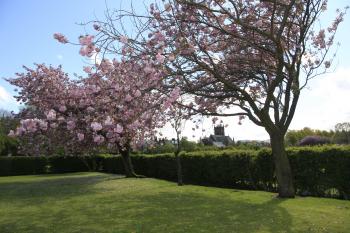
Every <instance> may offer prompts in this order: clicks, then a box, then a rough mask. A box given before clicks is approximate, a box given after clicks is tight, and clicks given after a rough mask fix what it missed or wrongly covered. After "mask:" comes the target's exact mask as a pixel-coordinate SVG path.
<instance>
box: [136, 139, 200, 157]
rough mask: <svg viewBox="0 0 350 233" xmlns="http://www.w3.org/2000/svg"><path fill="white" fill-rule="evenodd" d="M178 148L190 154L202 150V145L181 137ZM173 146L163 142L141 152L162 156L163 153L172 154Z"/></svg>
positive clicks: (170, 142) (169, 142) (168, 142)
mask: <svg viewBox="0 0 350 233" xmlns="http://www.w3.org/2000/svg"><path fill="white" fill-rule="evenodd" d="M180 148H181V150H182V151H186V152H191V151H197V150H203V148H204V147H203V145H200V144H198V143H196V142H193V141H189V140H188V139H187V138H186V137H182V138H181V140H180ZM174 151H175V145H174V144H173V142H172V141H168V140H166V141H164V143H159V144H156V145H153V146H149V147H147V148H146V149H144V150H143V151H142V152H143V153H146V154H163V153H174Z"/></svg>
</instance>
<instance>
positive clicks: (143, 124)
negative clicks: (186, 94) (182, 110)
mask: <svg viewBox="0 0 350 233" xmlns="http://www.w3.org/2000/svg"><path fill="white" fill-rule="evenodd" d="M58 38H61V39H59V40H62V37H58ZM63 41H64V42H66V41H67V40H66V39H65V40H63ZM80 43H81V45H82V49H81V50H80V53H82V54H83V55H84V56H85V55H89V53H91V51H90V50H91V49H92V48H93V44H92V40H91V37H89V36H87V37H82V38H80ZM93 49H95V48H93ZM157 65H158V63H157V62H152V61H150V60H147V59H145V60H126V59H121V61H118V60H116V59H114V60H113V61H111V60H108V59H103V60H102V61H101V62H100V63H99V64H95V65H94V66H91V67H85V68H84V70H85V71H86V72H87V77H85V78H82V77H80V78H79V79H71V78H69V77H68V75H67V74H66V73H64V72H63V71H62V68H61V67H58V68H55V67H51V66H49V67H48V66H46V65H44V64H40V65H36V68H35V69H30V68H25V69H26V72H25V73H18V74H16V76H17V77H16V78H14V79H8V81H9V82H10V83H11V84H13V85H15V86H17V87H18V88H19V90H20V91H19V92H18V96H16V98H17V100H18V101H21V102H24V103H26V104H28V105H30V106H34V107H36V108H37V109H40V111H41V112H43V113H44V117H41V118H31V119H23V120H22V121H21V124H20V126H19V127H18V128H17V129H16V131H12V132H10V134H11V135H16V136H25V135H28V134H30V135H36V134H39V135H43V134H45V133H47V132H52V131H53V132H54V131H55V129H57V128H59V127H62V128H64V129H65V130H66V132H67V133H68V135H69V139H70V144H72V145H74V146H81V147H85V146H87V145H91V144H93V145H98V146H101V145H106V146H108V147H109V148H110V149H115V150H116V151H118V152H119V153H120V154H121V156H122V158H123V163H124V168H125V173H126V176H128V177H135V176H137V175H136V174H135V171H134V169H133V166H132V162H131V158H130V150H131V148H132V147H137V146H138V145H139V144H142V143H143V141H144V140H145V139H146V138H150V137H153V136H154V135H155V133H156V129H157V128H159V127H161V126H162V125H163V123H164V117H162V116H163V111H165V110H166V109H167V108H168V107H169V106H170V105H171V104H172V102H174V101H175V100H176V99H177V97H178V93H176V92H171V93H169V95H164V94H163V93H162V92H160V91H158V89H159V88H160V87H161V80H162V76H163V72H162V69H156V66H157Z"/></svg>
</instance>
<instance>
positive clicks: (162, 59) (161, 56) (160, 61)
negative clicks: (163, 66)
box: [156, 53, 165, 63]
mask: <svg viewBox="0 0 350 233" xmlns="http://www.w3.org/2000/svg"><path fill="white" fill-rule="evenodd" d="M156 59H157V61H158V62H159V63H164V60H165V57H164V56H163V55H162V54H160V53H158V54H157V55H156Z"/></svg>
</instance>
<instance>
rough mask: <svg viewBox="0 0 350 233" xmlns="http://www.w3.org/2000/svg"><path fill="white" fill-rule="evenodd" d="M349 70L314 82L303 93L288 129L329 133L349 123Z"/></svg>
mask: <svg viewBox="0 0 350 233" xmlns="http://www.w3.org/2000/svg"><path fill="white" fill-rule="evenodd" d="M349 103H350V68H339V69H338V70H337V71H336V72H334V73H330V74H327V75H324V76H321V77H318V78H316V79H315V80H313V81H311V83H310V84H309V89H306V90H303V93H302V95H301V98H300V101H299V105H298V108H297V111H296V114H295V117H294V120H293V122H292V125H291V127H290V128H291V129H300V128H303V127H305V126H308V127H311V128H316V129H332V128H333V127H334V125H335V124H336V123H338V122H344V121H350V114H349V113H350V104H349Z"/></svg>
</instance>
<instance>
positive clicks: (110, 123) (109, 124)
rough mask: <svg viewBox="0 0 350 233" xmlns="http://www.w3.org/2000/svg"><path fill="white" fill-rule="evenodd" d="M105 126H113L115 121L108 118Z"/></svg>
mask: <svg viewBox="0 0 350 233" xmlns="http://www.w3.org/2000/svg"><path fill="white" fill-rule="evenodd" d="M104 125H105V126H112V125H113V120H112V118H111V117H110V116H107V118H106V120H105V122H104Z"/></svg>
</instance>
